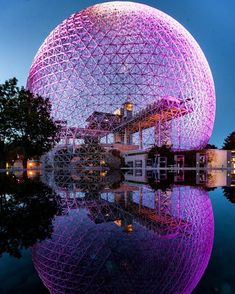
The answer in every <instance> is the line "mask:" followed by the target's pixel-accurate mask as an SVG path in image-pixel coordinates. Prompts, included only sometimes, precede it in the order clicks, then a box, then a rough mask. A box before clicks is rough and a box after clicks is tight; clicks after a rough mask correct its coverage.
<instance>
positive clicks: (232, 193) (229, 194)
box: [223, 187, 235, 203]
mask: <svg viewBox="0 0 235 294" xmlns="http://www.w3.org/2000/svg"><path fill="white" fill-rule="evenodd" d="M223 192H224V196H225V197H226V198H227V199H228V200H229V201H230V202H231V203H235V188H234V187H223Z"/></svg>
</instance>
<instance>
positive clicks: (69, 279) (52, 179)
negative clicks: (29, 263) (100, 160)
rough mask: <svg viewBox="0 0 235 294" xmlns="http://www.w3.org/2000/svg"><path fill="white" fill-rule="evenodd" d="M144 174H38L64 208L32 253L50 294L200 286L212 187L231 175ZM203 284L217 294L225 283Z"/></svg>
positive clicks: (210, 232) (208, 244) (208, 246)
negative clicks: (218, 284) (49, 232)
mask: <svg viewBox="0 0 235 294" xmlns="http://www.w3.org/2000/svg"><path fill="white" fill-rule="evenodd" d="M142 172H143V173H142V174H140V172H139V173H138V175H137V176H134V175H133V174H131V173H126V174H125V176H123V175H122V174H120V173H118V172H115V173H107V174H104V173H103V174H100V172H99V171H93V172H89V171H86V172H84V173H72V174H71V173H69V172H68V173H64V172H56V171H51V172H47V173H43V174H42V175H41V179H42V182H44V184H46V185H47V186H48V187H49V188H50V189H51V191H52V192H53V193H54V194H55V195H56V196H55V197H56V198H55V199H56V203H57V205H58V206H59V207H60V209H59V212H57V216H55V217H54V219H53V220H52V228H53V229H52V231H51V234H50V236H48V237H47V238H46V239H45V240H43V239H44V238H42V239H41V240H40V238H38V240H39V241H38V242H36V244H34V245H33V248H32V259H33V264H34V266H35V268H36V270H37V272H38V275H39V277H40V279H41V280H42V282H43V283H44V285H45V286H46V287H47V288H48V289H49V291H50V292H51V293H191V292H192V291H193V289H194V288H195V287H196V286H197V284H198V282H199V281H200V279H201V277H202V276H203V273H204V271H205V270H206V268H207V265H208V262H209V259H210V256H211V251H212V247H213V241H214V217H213V210H212V205H211V200H210V197H209V194H208V191H207V190H210V189H209V188H211V187H214V186H215V185H216V181H215V180H214V179H215V178H217V179H219V181H220V183H224V182H225V181H226V182H228V176H227V174H226V173H223V174H220V175H219V174H218V172H217V173H216V174H215V175H213V176H212V175H208V174H207V175H203V174H198V175H197V174H196V172H194V173H193V174H192V173H191V174H188V173H183V174H182V173H178V174H176V173H171V174H166V173H165V171H163V172H160V173H150V172H147V171H142ZM143 174H144V175H143ZM30 178H33V176H32V174H31V175H30ZM231 178H232V177H231ZM18 179H20V181H24V178H23V175H21V176H20V177H18ZM229 180H230V178H229ZM217 181H218V180H217ZM231 184H232V181H231V180H230V185H231ZM208 187H209V188H208ZM212 193H214V192H212ZM231 193H232V192H231V191H230V194H231ZM230 194H229V192H228V195H230ZM228 197H229V196H228ZM224 199H225V198H224ZM215 229H216V228H215ZM209 267H210V266H209ZM206 275H207V273H206ZM208 280H209V279H208ZM209 282H210V283H211V277H210V280H209ZM205 284H206V283H205V282H204V281H203V283H202V286H200V284H199V288H197V291H196V292H195V293H205V292H200V287H201V289H203V291H205V289H207V290H206V291H207V292H208V289H211V293H218V291H219V290H218V289H220V286H215V285H213V283H212V285H210V287H207V286H206V285H205ZM228 285H229V284H228ZM1 287H3V286H1ZM216 287H217V288H216ZM223 287H226V286H224V284H223ZM229 287H230V288H231V286H230V285H229ZM230 288H229V289H230ZM3 289H4V288H3ZM221 289H222V288H221ZM231 289H232V288H231ZM217 290H218V291H217ZM12 291H13V292H12V293H14V290H12ZM207 292H206V293H207ZM3 293H4V292H3ZM5 293H11V292H5ZM29 293H30V292H29ZM208 293H209V292H208ZM219 293H220V292H219ZM221 293H222V292H221ZM228 293H230V292H228ZM231 293H232V292H231Z"/></svg>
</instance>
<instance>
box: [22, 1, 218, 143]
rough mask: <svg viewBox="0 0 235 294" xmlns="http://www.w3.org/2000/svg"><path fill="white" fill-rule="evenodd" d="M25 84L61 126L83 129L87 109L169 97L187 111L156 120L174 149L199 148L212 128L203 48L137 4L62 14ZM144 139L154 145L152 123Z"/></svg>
mask: <svg viewBox="0 0 235 294" xmlns="http://www.w3.org/2000/svg"><path fill="white" fill-rule="evenodd" d="M27 87H28V88H29V90H31V91H32V92H34V93H35V94H40V95H42V96H45V97H49V98H50V99H51V101H52V107H53V117H54V118H55V120H62V121H65V122H66V124H67V126H68V127H77V128H85V127H86V119H87V118H88V117H89V116H90V115H92V113H94V111H99V112H105V113H113V112H114V111H115V110H116V109H118V108H120V107H121V106H122V105H123V103H125V102H126V101H131V102H132V103H133V105H134V111H135V112H136V113H138V112H140V111H141V110H143V109H146V107H147V106H148V105H152V103H155V102H157V101H160V99H162V98H164V99H166V97H168V98H169V99H171V100H172V99H173V100H174V101H180V103H183V105H184V111H185V109H186V111H185V112H184V115H181V116H180V115H178V116H175V117H172V119H171V120H170V121H167V122H164V123H163V127H164V131H163V132H162V134H163V135H164V136H166V137H167V138H168V139H167V140H168V141H170V143H171V144H173V148H174V149H196V148H202V147H203V146H204V145H206V144H207V143H208V141H209V138H210V136H211V133H212V129H213V124H214V117H215V90H214V84H213V78H212V75H211V71H210V68H209V65H208V63H207V60H206V58H205V56H204V54H203V52H202V50H201V49H200V47H199V45H198V44H197V42H196V41H195V40H194V38H193V37H192V36H191V35H190V33H189V32H188V31H187V30H186V29H185V28H184V27H183V26H182V25H180V24H179V23H178V22H177V21H175V20H174V19H173V18H171V17H170V16H168V15H166V14H165V13H163V12H161V11H159V10H157V9H154V8H151V7H148V6H146V5H143V4H138V3H132V2H108V3H103V4H97V5H94V6H92V7H89V8H87V9H84V10H82V11H80V12H78V13H75V14H73V15H71V16H70V17H68V18H67V19H66V20H64V21H63V22H62V23H61V24H60V25H58V26H57V27H56V28H55V29H54V30H53V31H52V32H51V34H50V35H49V36H48V37H47V38H46V40H45V41H44V43H43V44H42V46H41V47H40V49H39V51H38V53H37V54H36V56H35V58H34V61H33V63H32V66H31V69H30V73H29V78H28V82H27ZM172 111H173V110H172ZM133 140H137V141H138V138H137V139H136V138H135V136H133ZM143 141H144V144H145V146H147V145H148V144H151V143H154V128H153V127H152V128H150V129H148V130H145V131H144V133H143ZM134 143H136V144H138V142H134Z"/></svg>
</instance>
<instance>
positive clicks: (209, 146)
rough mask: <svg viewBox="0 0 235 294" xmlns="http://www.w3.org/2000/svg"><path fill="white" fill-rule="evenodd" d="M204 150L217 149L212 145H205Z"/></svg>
mask: <svg viewBox="0 0 235 294" xmlns="http://www.w3.org/2000/svg"><path fill="white" fill-rule="evenodd" d="M204 149H218V147H216V146H215V145H214V144H207V145H206V146H205V147H204Z"/></svg>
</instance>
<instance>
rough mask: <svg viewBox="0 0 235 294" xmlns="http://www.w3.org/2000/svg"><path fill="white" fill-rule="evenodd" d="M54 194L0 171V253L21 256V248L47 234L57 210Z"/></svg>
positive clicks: (45, 188)
mask: <svg viewBox="0 0 235 294" xmlns="http://www.w3.org/2000/svg"><path fill="white" fill-rule="evenodd" d="M56 197H57V196H56V195H55V194H53V193H52V190H51V189H50V188H48V187H47V186H45V185H44V184H42V183H41V182H39V181H35V180H30V179H27V178H24V179H21V180H19V179H17V178H15V177H13V176H10V175H8V176H7V175H5V174H0V215H1V226H0V240H1V242H0V256H1V254H2V253H4V252H7V253H9V254H10V255H12V256H15V257H21V253H20V251H21V249H23V248H28V247H31V246H32V245H34V244H35V243H36V242H37V241H38V240H44V239H45V238H47V237H50V235H51V233H52V220H53V217H54V215H55V214H59V213H60V208H59V206H58V205H57V201H56Z"/></svg>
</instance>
